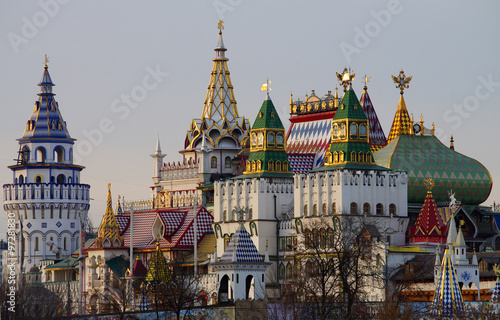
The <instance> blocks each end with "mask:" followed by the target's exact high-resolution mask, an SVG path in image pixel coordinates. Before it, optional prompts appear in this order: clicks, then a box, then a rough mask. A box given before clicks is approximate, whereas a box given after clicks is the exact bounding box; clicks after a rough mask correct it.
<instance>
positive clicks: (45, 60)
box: [43, 55, 49, 66]
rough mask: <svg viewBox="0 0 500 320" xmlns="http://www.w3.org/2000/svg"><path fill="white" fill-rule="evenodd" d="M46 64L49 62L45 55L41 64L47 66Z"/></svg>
mask: <svg viewBox="0 0 500 320" xmlns="http://www.w3.org/2000/svg"><path fill="white" fill-rule="evenodd" d="M48 62H49V57H47V55H45V59H43V63H44V64H45V66H47V63H48Z"/></svg>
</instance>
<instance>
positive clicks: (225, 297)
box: [218, 275, 229, 302]
mask: <svg viewBox="0 0 500 320" xmlns="http://www.w3.org/2000/svg"><path fill="white" fill-rule="evenodd" d="M218 296H219V302H227V301H229V277H228V276H227V275H224V276H223V277H222V279H221V280H220V283H219V294H218Z"/></svg>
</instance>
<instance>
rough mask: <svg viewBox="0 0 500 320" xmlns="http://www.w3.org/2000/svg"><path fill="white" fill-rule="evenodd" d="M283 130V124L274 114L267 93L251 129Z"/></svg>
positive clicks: (276, 113)
mask: <svg viewBox="0 0 500 320" xmlns="http://www.w3.org/2000/svg"><path fill="white" fill-rule="evenodd" d="M262 128H268V129H284V127H283V123H281V119H280V117H279V116H278V112H276V108H275V107H274V104H273V102H272V101H271V98H269V93H268V94H267V98H266V100H264V102H263V103H262V106H261V107H260V110H259V113H258V114H257V118H255V121H254V123H253V126H252V129H262Z"/></svg>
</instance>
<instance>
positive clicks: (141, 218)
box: [122, 207, 213, 250]
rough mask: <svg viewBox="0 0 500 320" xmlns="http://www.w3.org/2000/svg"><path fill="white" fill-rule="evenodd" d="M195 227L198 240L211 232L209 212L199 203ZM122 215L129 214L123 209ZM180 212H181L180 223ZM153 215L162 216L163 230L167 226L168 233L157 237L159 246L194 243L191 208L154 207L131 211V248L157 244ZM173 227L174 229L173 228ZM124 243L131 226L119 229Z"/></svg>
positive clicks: (127, 239) (127, 215) (191, 244)
mask: <svg viewBox="0 0 500 320" xmlns="http://www.w3.org/2000/svg"><path fill="white" fill-rule="evenodd" d="M197 211H198V218H197V229H198V241H200V240H201V239H203V237H204V236H205V234H207V233H213V230H212V223H213V217H212V215H211V214H210V213H209V212H208V211H207V210H206V209H205V208H204V207H198V209H197ZM122 216H125V217H130V213H129V212H124V213H123V215H122ZM179 216H182V217H183V218H182V219H181V223H180V225H179V224H178V222H179ZM156 217H160V219H161V220H162V222H163V224H164V226H165V231H166V230H169V234H170V236H168V237H164V238H162V239H161V240H160V248H161V249H166V248H192V247H193V245H194V242H193V240H194V227H193V219H194V208H193V207H190V208H183V209H180V210H179V209H157V210H150V211H137V212H134V230H133V232H134V236H133V241H134V249H135V250H151V249H154V248H155V247H156V244H155V241H154V240H155V239H154V238H153V232H152V228H153V223H154V221H155V220H156ZM172 230H175V231H173V232H172ZM122 236H123V239H124V243H125V245H126V246H128V245H129V243H130V227H128V228H127V229H126V230H125V231H124V233H122Z"/></svg>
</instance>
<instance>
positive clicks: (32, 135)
mask: <svg viewBox="0 0 500 320" xmlns="http://www.w3.org/2000/svg"><path fill="white" fill-rule="evenodd" d="M38 86H40V93H39V94H38V97H39V98H38V100H37V101H36V102H35V107H34V109H33V112H32V113H31V117H30V118H29V120H28V122H27V124H26V128H25V130H24V133H23V136H22V137H21V139H20V140H24V139H70V140H73V139H72V138H71V136H70V135H69V132H68V129H67V127H66V122H65V121H64V119H63V117H62V115H61V112H60V111H59V105H58V103H57V102H56V100H55V98H54V96H55V94H54V93H52V87H53V86H55V84H54V83H53V82H52V79H51V77H50V74H49V69H48V66H47V64H45V66H44V70H43V74H42V79H41V80H40V83H39V84H38Z"/></svg>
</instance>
